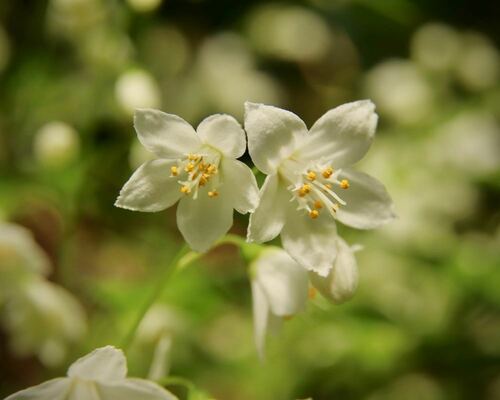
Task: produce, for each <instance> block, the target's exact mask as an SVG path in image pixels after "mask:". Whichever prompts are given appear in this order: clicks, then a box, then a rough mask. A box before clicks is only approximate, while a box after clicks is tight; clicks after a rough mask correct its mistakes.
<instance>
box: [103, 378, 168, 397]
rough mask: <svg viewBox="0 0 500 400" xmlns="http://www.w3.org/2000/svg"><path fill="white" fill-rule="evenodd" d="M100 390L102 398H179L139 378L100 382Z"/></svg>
mask: <svg viewBox="0 0 500 400" xmlns="http://www.w3.org/2000/svg"><path fill="white" fill-rule="evenodd" d="M98 391H99V394H100V396H101V397H100V398H101V399H102V400H122V399H123V400H177V397H176V396H174V395H173V394H172V393H170V392H169V391H168V390H165V389H164V388H162V387H161V386H160V385H157V384H156V383H154V382H150V381H147V380H144V379H137V378H129V379H127V380H124V381H122V382H111V383H108V382H106V383H100V384H99V387H98Z"/></svg>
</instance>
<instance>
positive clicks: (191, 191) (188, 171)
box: [170, 151, 220, 199]
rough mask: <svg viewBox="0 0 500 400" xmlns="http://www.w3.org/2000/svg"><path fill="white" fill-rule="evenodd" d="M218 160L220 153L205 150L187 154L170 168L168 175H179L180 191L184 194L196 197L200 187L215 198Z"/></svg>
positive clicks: (217, 183)
mask: <svg viewBox="0 0 500 400" xmlns="http://www.w3.org/2000/svg"><path fill="white" fill-rule="evenodd" d="M219 162H220V155H218V154H214V153H212V152H209V151H207V152H206V153H197V154H187V155H186V158H185V159H183V160H180V161H178V163H177V165H174V166H172V167H171V168H170V176H179V177H180V178H181V179H180V180H179V181H178V183H179V185H181V187H180V191H181V193H184V194H185V195H186V196H190V195H192V196H193V199H196V198H197V197H198V191H199V190H200V188H202V187H206V188H207V189H208V191H207V196H208V197H210V198H216V197H217V196H218V195H219V192H218V191H217V187H218V186H219V183H220V182H219V177H218V172H219Z"/></svg>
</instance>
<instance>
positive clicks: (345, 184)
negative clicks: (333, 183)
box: [340, 179, 349, 189]
mask: <svg viewBox="0 0 500 400" xmlns="http://www.w3.org/2000/svg"><path fill="white" fill-rule="evenodd" d="M340 187H341V188H342V189H349V181H348V180H347V179H342V180H341V181H340Z"/></svg>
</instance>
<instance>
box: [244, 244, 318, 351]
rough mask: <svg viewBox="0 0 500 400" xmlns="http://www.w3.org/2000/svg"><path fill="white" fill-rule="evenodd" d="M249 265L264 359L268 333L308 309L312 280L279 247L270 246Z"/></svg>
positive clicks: (257, 333) (258, 341) (259, 345)
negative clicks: (307, 302)
mask: <svg viewBox="0 0 500 400" xmlns="http://www.w3.org/2000/svg"><path fill="white" fill-rule="evenodd" d="M250 268H251V274H252V296H253V315H254V330H255V344H256V346H257V351H258V353H259V355H260V357H261V358H262V357H263V356H264V346H265V339H266V332H267V331H268V330H275V329H277V328H278V327H279V326H280V324H281V321H282V320H283V318H287V317H291V316H293V315H295V314H297V313H298V312H300V311H302V310H303V309H304V308H305V305H306V301H307V295H308V282H309V280H308V277H307V272H306V270H305V269H304V268H302V267H301V266H300V265H298V264H297V263H296V262H295V261H294V260H293V259H292V258H291V257H290V256H289V255H288V254H287V253H286V251H283V250H281V249H280V248H278V247H267V248H266V249H265V250H263V251H262V252H261V253H260V255H259V256H258V257H257V258H256V259H255V260H254V261H253V263H252V264H251V267H250Z"/></svg>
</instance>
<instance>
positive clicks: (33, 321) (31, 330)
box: [3, 278, 86, 366]
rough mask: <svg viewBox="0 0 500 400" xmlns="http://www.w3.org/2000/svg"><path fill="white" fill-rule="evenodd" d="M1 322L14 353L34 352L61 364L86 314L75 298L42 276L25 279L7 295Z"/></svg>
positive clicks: (82, 327) (48, 362)
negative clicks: (25, 280)
mask: <svg viewBox="0 0 500 400" xmlns="http://www.w3.org/2000/svg"><path fill="white" fill-rule="evenodd" d="M3 325H4V327H5V329H6V331H7V332H8V333H9V339H10V345H11V347H12V348H13V350H14V351H15V352H16V353H17V354H19V355H23V356H24V355H27V354H31V353H35V354H37V355H38V357H39V358H40V360H41V361H42V363H44V364H45V365H49V366H55V365H59V364H61V362H63V361H64V359H65V357H66V352H67V349H68V347H69V346H71V345H72V344H74V343H76V342H77V341H78V340H80V339H81V338H82V337H83V336H84V335H85V332H86V322H85V314H84V311H83V309H82V307H81V306H80V304H79V303H78V302H77V300H76V299H75V298H74V297H73V296H72V295H71V293H69V292H68V291H66V290H65V289H63V288H62V287H60V286H57V285H55V284H53V283H51V282H49V281H46V280H44V279H41V278H38V279H36V278H35V279H31V280H29V281H28V282H25V283H24V284H23V285H22V286H21V287H20V288H19V289H18V291H17V293H16V294H15V295H13V296H11V297H10V298H8V300H7V301H6V303H5V308H4V310H3Z"/></svg>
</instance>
